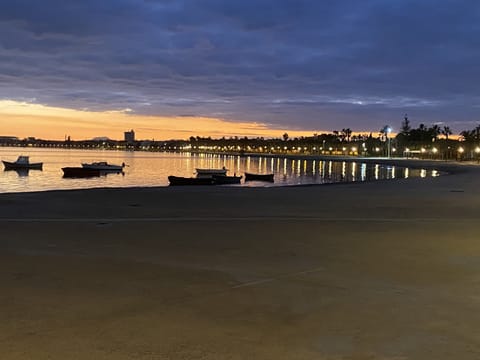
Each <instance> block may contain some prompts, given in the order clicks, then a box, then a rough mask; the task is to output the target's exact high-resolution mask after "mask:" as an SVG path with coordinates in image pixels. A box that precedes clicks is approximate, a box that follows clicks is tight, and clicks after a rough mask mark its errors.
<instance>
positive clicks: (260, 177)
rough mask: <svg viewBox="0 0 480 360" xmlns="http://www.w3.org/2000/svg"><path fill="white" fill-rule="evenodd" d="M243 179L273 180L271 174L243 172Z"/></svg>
mask: <svg viewBox="0 0 480 360" xmlns="http://www.w3.org/2000/svg"><path fill="white" fill-rule="evenodd" d="M245 181H268V182H273V174H252V173H247V172H246V173H245Z"/></svg>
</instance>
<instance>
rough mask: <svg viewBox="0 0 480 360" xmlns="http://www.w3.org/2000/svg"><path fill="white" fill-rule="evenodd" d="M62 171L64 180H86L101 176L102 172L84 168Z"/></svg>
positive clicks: (67, 168) (68, 168)
mask: <svg viewBox="0 0 480 360" xmlns="http://www.w3.org/2000/svg"><path fill="white" fill-rule="evenodd" d="M62 171H63V177H65V178H88V177H96V176H100V175H102V172H101V171H100V170H98V169H87V168H84V167H64V168H62ZM104 174H105V173H104Z"/></svg>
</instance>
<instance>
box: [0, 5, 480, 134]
mask: <svg viewBox="0 0 480 360" xmlns="http://www.w3.org/2000/svg"><path fill="white" fill-rule="evenodd" d="M479 24H480V3H478V2H477V1H474V0H422V1H417V0H388V1H385V0H365V1H358V0H339V1H334V0H325V1H317V0H242V1H224V0H144V1H141V0H136V1H134V0H103V1H98V0H82V1H77V0H45V1H42V2H39V1H34V0H29V1H27V0H16V1H15V2H10V4H2V9H1V11H0V84H1V85H2V86H1V87H0V99H11V100H19V101H31V102H35V103H40V104H45V105H49V106H57V107H67V108H72V109H88V110H91V111H96V110H98V111H104V110H121V109H131V112H132V113H135V114H140V115H143V114H144V115H161V116H183V115H189V116H191V115H193V116H199V117H212V118H222V119H227V120H231V121H257V122H263V123H267V124H271V126H272V127H277V128H287V129H288V128H291V129H322V130H329V129H330V130H333V129H337V128H342V127H350V128H352V129H354V130H366V129H371V130H377V129H379V128H380V127H381V126H382V125H384V124H386V123H389V124H392V125H394V126H395V125H397V126H398V125H399V123H400V122H401V120H402V117H403V115H404V113H409V115H410V117H411V118H412V120H413V121H414V123H415V122H417V123H418V122H424V123H427V124H428V123H433V122H446V123H448V124H450V125H452V127H453V128H455V129H456V130H457V131H460V130H462V129H464V128H471V127H473V126H475V125H476V124H477V122H478V121H480V116H479V115H480V95H479V94H478V90H477V89H478V84H479V81H480V79H479V74H480V25H479ZM172 121H175V120H173V119H172Z"/></svg>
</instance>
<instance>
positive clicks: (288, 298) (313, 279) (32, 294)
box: [0, 162, 480, 360]
mask: <svg viewBox="0 0 480 360" xmlns="http://www.w3.org/2000/svg"><path fill="white" fill-rule="evenodd" d="M413 163H415V162H413ZM427 165H428V164H427ZM435 166H437V167H440V168H444V169H445V170H449V171H452V172H453V173H452V174H451V175H443V176H440V177H437V178H425V179H420V178H419V179H403V180H395V181H378V182H370V183H352V184H341V185H322V186H305V187H288V188H228V187H215V188H211V187H208V188H203V187H200V188H196V187H194V188H132V189H92V190H79V191H53V192H44V193H23V194H2V195H0V309H1V310H0V354H1V356H0V357H1V359H3V360H10V359H35V360H43V359H45V360H46V359H100V360H101V359H116V360H117V359H142V360H143V359H189V360H190V359H192V360H193V359H195V360H196V359H208V360H210V359H212V360H213V359H215V360H217V359H218V360H227V359H232V360H233V359H235V360H237V359H238V360H240V359H259V360H260V359H262V360H263V359H272V360H273V359H276V360H278V359H288V360H294V359H298V360H300V359H302V360H303V359H305V360H307V359H308V360H310V359H315V360H316V359H328V360H339V359H349V360H366V359H369V360H377V359H378V360H380V359H381V360H403V359H436V360H440V359H478V358H480V331H479V330H478V324H479V323H480V235H479V233H480V230H479V229H480V221H479V220H480V215H479V214H480V212H479V210H480V191H479V184H480V168H477V167H475V166H470V165H457V164H446V165H445V164H441V163H436V164H435Z"/></svg>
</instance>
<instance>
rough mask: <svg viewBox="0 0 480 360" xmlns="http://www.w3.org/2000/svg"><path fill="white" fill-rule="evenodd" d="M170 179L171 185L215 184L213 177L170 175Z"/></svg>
mask: <svg viewBox="0 0 480 360" xmlns="http://www.w3.org/2000/svg"><path fill="white" fill-rule="evenodd" d="M168 181H169V182H170V186H179V185H182V186H183V185H214V183H215V182H214V180H213V178H212V177H182V176H169V177H168Z"/></svg>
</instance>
